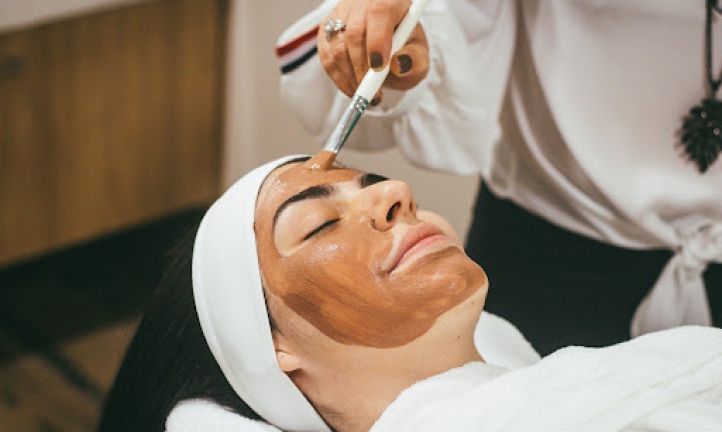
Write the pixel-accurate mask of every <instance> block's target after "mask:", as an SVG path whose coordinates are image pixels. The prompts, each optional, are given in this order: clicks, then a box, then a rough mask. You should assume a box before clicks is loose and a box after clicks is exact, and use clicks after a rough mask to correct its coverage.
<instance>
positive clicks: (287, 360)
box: [273, 332, 301, 373]
mask: <svg viewBox="0 0 722 432" xmlns="http://www.w3.org/2000/svg"><path fill="white" fill-rule="evenodd" d="M273 344H274V345H275V347H276V361H277V362H278V366H279V367H280V368H281V370H282V371H283V372H285V373H291V372H294V371H296V370H298V369H300V368H301V359H300V358H299V357H298V356H297V355H296V354H295V351H294V350H293V349H292V348H291V347H290V344H289V343H288V341H287V340H286V338H284V337H283V335H281V334H279V333H278V332H273Z"/></svg>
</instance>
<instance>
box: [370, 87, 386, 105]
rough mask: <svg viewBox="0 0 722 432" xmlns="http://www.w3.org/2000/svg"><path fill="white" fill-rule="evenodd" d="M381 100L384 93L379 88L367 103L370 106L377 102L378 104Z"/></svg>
mask: <svg viewBox="0 0 722 432" xmlns="http://www.w3.org/2000/svg"><path fill="white" fill-rule="evenodd" d="M383 100H384V93H383V91H382V90H379V91H378V93H376V96H374V98H373V99H371V102H369V105H371V106H372V107H375V106H377V105H378V104H380V103H381V102H383Z"/></svg>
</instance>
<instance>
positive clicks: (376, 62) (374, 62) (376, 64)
mask: <svg viewBox="0 0 722 432" xmlns="http://www.w3.org/2000/svg"><path fill="white" fill-rule="evenodd" d="M369 63H371V67H372V68H374V69H378V68H380V67H381V66H383V64H384V59H383V58H382V57H381V54H380V53H377V52H372V53H371V55H370V56H369Z"/></svg>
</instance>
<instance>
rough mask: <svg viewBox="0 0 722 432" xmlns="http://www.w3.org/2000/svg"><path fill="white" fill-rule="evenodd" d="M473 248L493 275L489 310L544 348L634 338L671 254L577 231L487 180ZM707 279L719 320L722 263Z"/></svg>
mask: <svg viewBox="0 0 722 432" xmlns="http://www.w3.org/2000/svg"><path fill="white" fill-rule="evenodd" d="M466 251H467V253H468V254H469V256H470V257H471V258H472V259H474V260H475V261H476V262H478V263H479V264H480V265H481V266H482V267H483V268H484V270H485V271H486V274H487V276H488V277H489V284H490V285H489V295H488V297H487V301H486V307H485V309H486V310H487V311H489V312H492V313H495V314H497V315H499V316H501V317H503V318H505V319H507V320H509V321H510V322H511V323H512V324H514V325H515V326H517V327H518V328H519V330H520V331H521V332H522V333H523V334H524V335H525V336H526V337H527V339H528V340H529V341H530V342H531V343H532V345H533V346H534V347H535V348H536V349H537V350H538V351H539V352H540V354H542V355H546V354H549V353H551V352H553V351H555V350H556V349H558V348H561V347H564V346H568V345H584V346H606V345H611V344H614V343H617V342H622V341H624V340H627V339H629V337H630V334H629V325H630V322H631V319H632V315H633V313H634V311H635V309H636V307H637V305H639V302H640V301H641V300H642V298H643V297H644V295H645V294H646V293H647V292H648V291H649V290H650V289H651V288H652V286H653V285H654V283H655V282H656V280H657V278H658V276H659V274H660V272H661V271H662V269H663V268H664V266H665V265H666V264H667V261H668V260H669V259H670V258H671V256H672V252H671V251H669V250H666V249H665V250H641V251H640V250H632V249H625V248H620V247H616V246H611V245H608V244H606V243H602V242H598V241H595V240H592V239H589V238H587V237H584V236H580V235H577V234H574V233H571V232H569V231H566V230H564V229H562V228H560V227H558V226H556V225H553V224H551V223H549V222H547V221H546V220H544V219H542V218H540V217H538V216H536V215H534V214H531V213H529V212H527V211H526V210H524V209H523V208H521V207H519V206H517V205H516V204H514V203H512V202H511V201H508V200H503V199H499V198H497V197H496V196H494V195H493V194H492V193H491V191H490V190H489V189H488V188H487V187H486V185H485V184H484V183H483V182H482V183H481V185H480V187H479V194H478V197H477V202H476V205H475V207H474V218H473V221H472V225H471V227H470V231H469V234H468V237H467V245H466ZM704 279H705V283H706V286H707V293H708V298H709V301H710V306H711V308H712V314H713V319H714V323H715V325H716V326H720V325H721V324H722V264H710V265H709V267H708V268H707V271H706V272H705V274H704Z"/></svg>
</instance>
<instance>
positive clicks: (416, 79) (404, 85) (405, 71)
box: [384, 27, 429, 90]
mask: <svg viewBox="0 0 722 432" xmlns="http://www.w3.org/2000/svg"><path fill="white" fill-rule="evenodd" d="M418 29H420V30H421V28H420V27H418ZM421 32H423V30H421ZM389 72H390V73H389V76H388V77H387V79H386V82H385V83H384V86H385V87H388V88H392V89H396V90H408V89H410V88H413V87H415V86H416V85H418V84H419V83H420V82H421V81H422V80H423V79H424V78H426V75H428V72H429V48H428V44H427V43H426V38H425V35H423V34H421V33H419V34H418V35H417V37H414V38H413V40H411V42H410V43H409V44H408V45H405V46H404V47H402V48H401V49H400V50H399V51H398V52H397V53H396V54H395V55H394V56H393V57H392V59H391V62H390V64H389Z"/></svg>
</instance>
